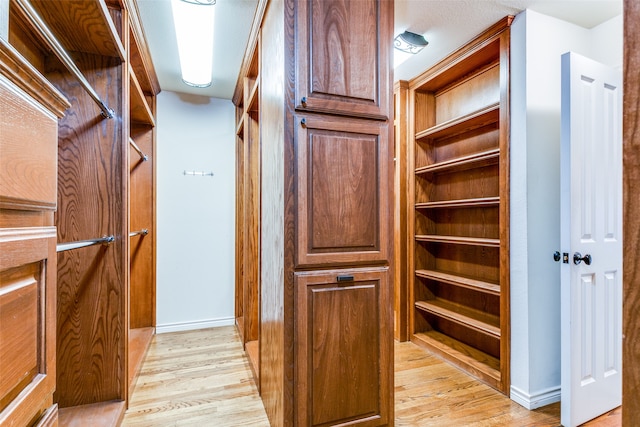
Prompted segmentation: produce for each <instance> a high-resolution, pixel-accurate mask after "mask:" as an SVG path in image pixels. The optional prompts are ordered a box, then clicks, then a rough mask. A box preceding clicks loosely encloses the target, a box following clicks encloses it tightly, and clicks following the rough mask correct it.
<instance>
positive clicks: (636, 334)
mask: <svg viewBox="0 0 640 427" xmlns="http://www.w3.org/2000/svg"><path fill="white" fill-rule="evenodd" d="M639 22H640V4H638V2H635V1H632V0H625V2H624V101H623V102H624V105H623V111H624V118H623V138H624V152H623V173H624V175H623V185H624V187H623V188H624V190H623V191H624V208H623V209H624V213H623V215H624V217H623V221H624V225H623V227H624V238H623V242H624V249H623V257H624V259H623V266H624V272H623V274H624V289H623V292H624V299H623V301H624V303H623V315H622V318H623V331H622V336H623V337H624V339H623V349H622V364H623V366H624V371H623V377H622V425H624V426H632V425H634V424H635V423H637V421H638V420H640V399H638V395H640V365H639V364H638V360H640V328H638V325H639V324H640V312H638V306H639V304H640V265H639V264H638V261H637V255H638V252H639V251H640V219H638V211H639V210H640V200H639V199H638V192H639V191H640V186H639V184H638V183H640V79H638V72H637V70H638V69H639V67H640V25H639Z"/></svg>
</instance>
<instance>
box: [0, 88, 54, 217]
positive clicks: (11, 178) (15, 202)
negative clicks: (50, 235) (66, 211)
mask: <svg viewBox="0 0 640 427" xmlns="http://www.w3.org/2000/svg"><path fill="white" fill-rule="evenodd" d="M0 98H2V100H3V102H2V103H0V134H1V135H2V141H1V142H0V144H1V145H0V153H1V155H0V169H1V170H2V174H0V206H2V207H5V208H14V209H17V208H23V209H25V208H26V209H27V210H41V209H49V210H53V209H55V207H56V195H57V189H56V181H55V180H54V179H52V177H55V176H56V169H57V163H56V149H57V146H56V144H55V141H56V140H57V135H58V122H57V118H56V116H55V115H53V114H52V113H50V112H49V111H48V110H46V109H44V108H43V107H41V106H40V105H39V104H37V103H36V102H35V101H33V100H32V99H31V98H30V97H29V96H27V95H26V94H25V93H24V92H22V91H21V90H20V89H18V88H17V87H16V86H15V85H13V84H11V83H9V82H8V81H6V80H4V79H2V78H0Z"/></svg>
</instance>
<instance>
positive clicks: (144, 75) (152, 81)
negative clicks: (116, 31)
mask: <svg viewBox="0 0 640 427" xmlns="http://www.w3.org/2000/svg"><path fill="white" fill-rule="evenodd" d="M125 2H126V4H127V10H128V11H129V23H130V26H129V61H130V63H131V67H132V68H133V71H134V72H135V74H136V76H137V78H138V82H139V83H140V87H141V88H142V91H143V92H144V93H147V94H154V95H157V94H158V93H160V83H159V82H158V77H157V75H156V71H155V67H154V65H153V61H152V60H151V53H150V52H149V48H148V44H147V40H146V38H145V35H144V30H143V29H142V22H141V20H140V13H139V11H138V6H137V4H136V2H135V1H133V0H126V1H125Z"/></svg>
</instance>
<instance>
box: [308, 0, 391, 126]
mask: <svg viewBox="0 0 640 427" xmlns="http://www.w3.org/2000/svg"><path fill="white" fill-rule="evenodd" d="M391 4H392V3H391V2H388V1H385V0H358V1H346V0H306V1H300V2H298V8H297V12H298V15H297V16H298V19H297V22H296V25H297V32H296V34H297V39H296V46H297V57H298V61H297V67H298V69H297V72H296V108H299V109H307V110H310V111H318V112H329V113H335V114H344V115H349V116H362V117H371V118H378V119H383V120H384V119H387V118H388V117H389V111H390V110H389V109H390V106H389V93H390V91H391V86H390V84H391V82H390V80H389V69H390V66H389V55H390V51H391V24H390V19H380V17H381V16H382V17H389V18H391V17H392V15H393V13H391V7H392V6H391Z"/></svg>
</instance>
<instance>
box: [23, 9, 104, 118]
mask: <svg viewBox="0 0 640 427" xmlns="http://www.w3.org/2000/svg"><path fill="white" fill-rule="evenodd" d="M15 2H16V4H17V5H18V6H19V7H20V8H21V9H22V11H23V12H24V14H25V15H26V16H27V18H28V19H29V21H31V25H33V26H34V27H35V28H37V29H38V31H39V32H40V34H41V35H42V37H43V38H44V40H45V41H46V43H47V44H48V45H49V48H51V50H52V51H53V53H54V54H55V55H56V56H57V57H58V59H59V60H60V61H61V62H62V64H63V65H64V66H65V67H66V68H67V69H68V70H69V71H70V72H71V73H72V74H73V75H74V76H75V77H76V78H77V79H78V81H79V82H80V84H81V85H82V87H83V88H84V90H86V91H87V93H88V94H89V96H91V98H93V100H94V101H95V103H96V104H98V107H100V110H102V115H103V116H104V117H106V118H107V119H111V118H113V117H114V115H115V113H114V111H113V110H112V109H111V108H109V107H108V106H107V105H106V104H105V103H104V102H103V101H102V99H100V97H99V96H98V94H97V93H96V91H95V90H94V89H93V87H92V86H91V84H90V83H89V82H88V81H87V79H86V78H85V77H84V75H83V74H82V72H81V71H80V70H79V69H78V67H77V66H76V64H75V63H74V62H73V59H71V57H70V56H69V54H68V53H67V51H66V50H64V47H62V45H61V44H60V42H59V41H58V40H57V39H56V37H55V36H54V35H53V33H52V32H51V30H49V27H47V24H45V22H44V21H43V20H42V18H41V17H40V15H38V12H36V10H35V9H34V8H33V6H31V3H29V1H27V0H15Z"/></svg>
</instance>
